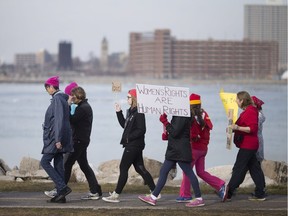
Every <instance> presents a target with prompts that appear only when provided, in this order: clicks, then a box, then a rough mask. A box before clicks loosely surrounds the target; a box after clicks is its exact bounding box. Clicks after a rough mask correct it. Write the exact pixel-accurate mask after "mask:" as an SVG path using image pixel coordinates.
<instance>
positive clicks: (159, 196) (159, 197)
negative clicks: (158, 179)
mask: <svg viewBox="0 0 288 216" xmlns="http://www.w3.org/2000/svg"><path fill="white" fill-rule="evenodd" d="M145 195H146V196H150V195H152V192H151V193H150V194H145ZM159 199H161V194H159V195H158V196H157V197H156V200H159Z"/></svg>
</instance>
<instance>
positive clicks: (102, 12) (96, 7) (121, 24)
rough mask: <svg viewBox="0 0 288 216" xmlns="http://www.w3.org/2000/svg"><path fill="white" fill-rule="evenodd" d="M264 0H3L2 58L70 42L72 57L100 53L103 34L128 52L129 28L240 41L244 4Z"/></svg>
mask: <svg viewBox="0 0 288 216" xmlns="http://www.w3.org/2000/svg"><path fill="white" fill-rule="evenodd" d="M265 2H266V1H265V0H235V1H230V0H218V1H212V0H204V1H200V0H180V1H176V0H172V1H169V2H167V1H165V0H157V1H153V0H147V1H145V2H144V1H143V2H141V3H139V2H136V1H133V0H123V1H119V2H118V1H115V0H107V1H100V0H94V1H93V0H86V1H84V2H81V3H80V1H76V0H75V1H68V0H63V1H61V2H58V1H54V0H53V1H44V0H26V1H23V2H22V1H17V0H10V1H5V0H0V26H2V27H1V28H2V32H3V33H2V34H1V35H0V59H1V60H2V61H4V62H6V63H13V60H14V55H15V54H16V53H31V52H38V51H39V50H41V49H46V50H48V51H49V52H50V53H57V52H58V43H59V42H60V41H63V40H65V41H70V42H71V43H72V45H73V48H72V56H73V57H79V58H80V59H81V60H83V61H86V60H88V59H89V56H90V55H91V54H92V53H93V55H94V56H96V57H100V51H101V42H102V40H103V38H104V37H105V38H106V39H107V41H108V43H109V53H113V52H126V53H128V52H129V33H131V32H150V31H153V30H154V29H163V28H168V29H171V31H172V32H173V35H175V36H176V37H177V39H193V40H207V39H209V38H213V39H215V40H242V39H243V37H244V33H243V31H244V30H243V23H244V5H247V4H265ZM285 3H286V1H285ZM286 4H287V3H286Z"/></svg>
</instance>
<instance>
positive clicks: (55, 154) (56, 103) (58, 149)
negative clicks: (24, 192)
mask: <svg viewBox="0 0 288 216" xmlns="http://www.w3.org/2000/svg"><path fill="white" fill-rule="evenodd" d="M44 86H45V89H46V91H47V92H48V94H49V95H51V96H52V99H51V103H50V105H49V106H48V109H47V111H46V114H45V120H44V124H43V142H44V146H43V149H42V154H43V156H42V158H41V162H40V163H41V166H42V167H43V169H44V170H45V171H46V172H47V174H48V175H49V177H50V178H51V179H52V180H53V182H54V184H55V186H56V189H57V193H56V195H55V196H54V197H53V198H51V200H50V202H53V203H65V202H66V198H65V196H67V195H68V194H69V193H71V191H72V190H71V189H70V188H69V187H68V186H67V184H66V183H65V178H64V165H63V154H64V153H67V152H71V151H73V144H72V133H71V127H70V123H69V106H68V103H67V100H68V96H67V95H66V94H64V93H63V92H61V91H60V90H59V77H58V76H53V77H50V78H49V79H47V80H46V82H45V84H44ZM52 160H53V163H54V164H53V166H52V165H51V161H52Z"/></svg>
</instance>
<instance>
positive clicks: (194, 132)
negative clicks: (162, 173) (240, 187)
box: [176, 93, 226, 202]
mask: <svg viewBox="0 0 288 216" xmlns="http://www.w3.org/2000/svg"><path fill="white" fill-rule="evenodd" d="M190 109H191V115H192V116H191V127H190V144H191V148H192V158H193V161H192V163H191V166H192V168H193V167H194V166H195V168H196V173H197V175H198V176H199V177H200V178H201V179H203V180H204V181H205V182H207V183H208V184H209V185H210V186H211V187H213V188H214V189H216V191H217V192H218V195H219V196H220V198H221V199H222V200H223V199H224V195H225V189H226V186H225V181H223V180H222V179H220V178H218V177H216V176H213V175H211V174H210V173H208V172H207V171H205V157H206V155H207V152H208V144H209V140H210V130H212V128H213V124H212V122H211V120H210V117H209V115H208V113H207V112H206V111H205V110H204V109H202V108H201V96H200V95H197V94H194V93H193V94H191V95H190ZM191 199H192V195H191V190H190V181H189V178H188V177H187V176H186V175H185V173H184V172H183V179H182V183H181V187H180V193H179V197H178V198H177V199H176V202H189V200H191Z"/></svg>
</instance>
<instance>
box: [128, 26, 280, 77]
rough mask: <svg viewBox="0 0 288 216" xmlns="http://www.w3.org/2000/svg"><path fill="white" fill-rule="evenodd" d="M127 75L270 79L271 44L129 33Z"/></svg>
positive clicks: (274, 47)
mask: <svg viewBox="0 0 288 216" xmlns="http://www.w3.org/2000/svg"><path fill="white" fill-rule="evenodd" d="M128 71H129V73H130V74H131V75H132V74H133V75H148V76H153V77H159V78H161V77H164V78H170V77H172V78H177V77H185V76H192V77H195V78H200V79H202V78H273V77H274V76H276V74H277V71H278V43H277V42H274V41H269V42H259V41H245V40H244V41H219V40H217V41H216V40H212V39H209V40H206V41H205V40H178V39H176V37H172V36H171V33H170V30H169V29H163V30H155V31H154V32H148V33H147V32H144V33H135V32H134V33H130V56H129V69H128Z"/></svg>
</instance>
